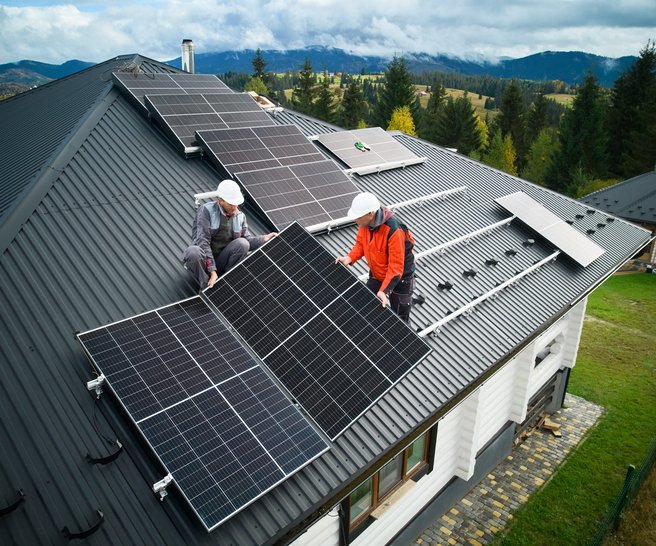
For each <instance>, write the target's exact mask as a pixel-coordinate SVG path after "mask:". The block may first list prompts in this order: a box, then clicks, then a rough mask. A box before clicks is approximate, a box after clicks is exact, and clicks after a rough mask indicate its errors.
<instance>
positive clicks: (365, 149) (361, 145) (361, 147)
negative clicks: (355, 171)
mask: <svg viewBox="0 0 656 546" xmlns="http://www.w3.org/2000/svg"><path fill="white" fill-rule="evenodd" d="M354 146H355V147H356V148H357V149H358V150H360V151H361V152H368V151H369V150H371V148H370V147H369V146H367V143H366V142H362V141H361V140H358V141H357V142H356V143H355V144H354Z"/></svg>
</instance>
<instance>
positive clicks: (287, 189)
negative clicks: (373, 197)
mask: <svg viewBox="0 0 656 546" xmlns="http://www.w3.org/2000/svg"><path fill="white" fill-rule="evenodd" d="M196 136H197V139H198V142H199V143H200V144H201V146H202V147H203V149H204V150H205V151H206V152H207V154H208V156H209V157H210V158H211V159H212V160H213V161H214V162H215V163H216V164H217V165H218V166H219V167H222V168H224V169H225V170H227V171H228V173H229V174H230V175H231V176H234V177H236V178H237V180H239V182H240V183H241V184H242V185H243V186H244V188H245V189H246V190H247V191H248V193H249V194H250V195H251V196H252V197H253V199H254V200H255V202H256V203H257V204H258V205H259V206H260V207H261V208H262V210H263V211H264V212H265V213H266V214H267V216H268V217H269V218H270V219H271V221H272V222H273V224H274V225H275V226H276V227H277V228H278V229H282V228H284V227H285V226H287V225H289V224H290V223H291V222H293V221H294V220H296V221H298V222H300V223H301V224H302V225H305V226H310V225H314V224H320V223H322V222H327V221H330V220H335V219H341V218H343V217H345V216H346V211H347V210H348V209H349V207H350V205H351V201H352V200H353V197H354V196H355V195H356V194H357V193H358V189H357V188H356V186H355V185H354V184H353V182H352V181H351V180H350V178H348V176H347V175H346V174H344V171H342V170H341V169H340V168H339V167H337V165H335V163H333V162H332V161H330V160H327V159H326V158H325V157H324V156H323V155H322V154H321V153H319V152H318V151H317V149H316V148H315V147H314V146H313V145H312V143H311V142H310V141H308V139H307V138H306V137H305V136H304V135H303V133H301V132H300V130H299V129H298V128H297V127H296V126H294V125H276V126H272V127H253V128H249V129H224V130H216V131H198V132H197V133H196Z"/></svg>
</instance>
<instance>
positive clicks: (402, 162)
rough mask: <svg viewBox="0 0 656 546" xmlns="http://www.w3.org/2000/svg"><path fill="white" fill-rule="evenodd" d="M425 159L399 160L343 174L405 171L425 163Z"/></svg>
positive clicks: (355, 169)
mask: <svg viewBox="0 0 656 546" xmlns="http://www.w3.org/2000/svg"><path fill="white" fill-rule="evenodd" d="M427 159H428V158H427V157H413V158H411V159H400V160H398V161H387V162H385V163H380V164H378V165H368V166H366V167H353V168H352V169H345V172H347V173H348V174H353V173H355V174H359V175H360V176H364V175H366V174H372V173H380V172H383V171H391V170H392V169H398V168H399V167H401V168H403V169H405V168H406V167H408V166H410V165H418V164H419V163H425V162H426V160H427Z"/></svg>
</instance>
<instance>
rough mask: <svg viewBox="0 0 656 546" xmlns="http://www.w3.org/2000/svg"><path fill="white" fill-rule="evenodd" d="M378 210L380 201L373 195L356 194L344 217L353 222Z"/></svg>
mask: <svg viewBox="0 0 656 546" xmlns="http://www.w3.org/2000/svg"><path fill="white" fill-rule="evenodd" d="M379 208H380V201H379V200H378V198H377V197H376V196H375V195H374V194H373V193H369V192H366V191H365V192H362V193H358V194H357V195H356V196H355V197H354V198H353V203H352V204H351V208H350V209H349V211H348V212H347V213H346V216H348V217H349V218H350V219H351V220H355V219H356V218H360V216H364V215H365V214H369V213H370V212H375V211H377V210H378V209H379Z"/></svg>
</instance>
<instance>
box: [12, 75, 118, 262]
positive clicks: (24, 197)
mask: <svg viewBox="0 0 656 546" xmlns="http://www.w3.org/2000/svg"><path fill="white" fill-rule="evenodd" d="M119 95H120V93H119V91H118V89H116V88H115V87H114V84H113V83H112V82H111V80H110V81H108V82H107V88H106V89H105V91H104V92H103V93H101V94H100V96H99V97H98V99H96V101H95V102H94V104H93V106H92V107H91V108H89V111H88V112H87V113H86V114H85V115H84V116H83V117H82V118H80V120H79V121H78V123H77V124H76V125H75V126H74V127H73V129H72V130H71V132H70V134H69V136H68V138H66V139H64V141H63V142H62V143H61V144H60V145H59V146H57V148H56V149H55V151H54V152H53V154H52V156H51V158H50V159H49V160H48V161H46V162H44V165H43V167H41V169H40V170H39V172H38V173H37V174H36V175H35V177H34V178H35V181H34V183H32V184H30V185H29V186H28V187H27V188H25V190H24V191H23V192H22V193H21V194H20V195H19V196H18V197H17V198H16V200H15V202H14V205H13V206H12V207H11V208H10V209H9V210H8V211H7V212H6V213H5V214H4V216H3V219H2V222H1V223H0V253H3V252H4V251H5V250H7V248H8V247H9V245H10V244H11V243H12V242H13V240H14V239H15V238H16V235H17V234H18V233H19V231H20V229H21V227H22V226H23V224H25V222H27V221H28V220H29V218H30V217H31V216H32V214H34V211H35V210H36V208H37V207H38V206H39V203H41V201H42V200H43V198H44V197H45V196H46V195H47V194H48V192H49V191H50V188H51V187H52V185H53V184H54V183H55V181H56V180H57V178H58V177H59V175H60V174H61V173H62V172H63V170H64V169H65V168H66V166H67V165H68V164H69V162H70V161H71V159H72V158H73V156H74V155H75V154H76V153H77V151H78V149H79V146H81V145H82V143H83V142H84V140H86V138H87V137H88V136H89V134H90V133H91V131H92V130H93V129H94V127H95V126H96V125H97V124H98V122H99V121H100V119H101V118H102V117H103V116H104V115H105V113H106V112H107V110H108V109H109V107H110V106H111V105H112V104H113V103H114V101H115V100H116V99H117V98H118V97H119ZM72 144H77V146H72Z"/></svg>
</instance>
